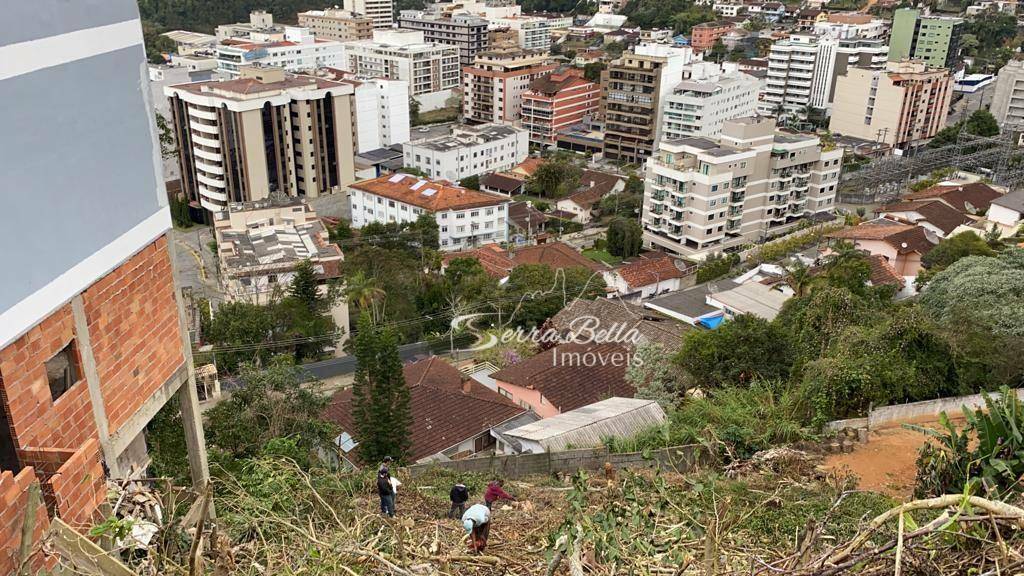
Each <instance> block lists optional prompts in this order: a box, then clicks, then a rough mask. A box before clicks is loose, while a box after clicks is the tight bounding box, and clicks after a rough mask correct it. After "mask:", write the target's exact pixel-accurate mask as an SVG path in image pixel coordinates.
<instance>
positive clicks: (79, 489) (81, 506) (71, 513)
mask: <svg viewBox="0 0 1024 576" xmlns="http://www.w3.org/2000/svg"><path fill="white" fill-rule="evenodd" d="M49 484H50V487H51V490H52V492H53V496H54V498H55V499H56V506H57V515H58V516H60V518H61V519H62V520H64V521H65V522H67V523H68V524H69V525H70V526H71V527H72V528H76V529H81V528H88V527H91V526H92V525H93V524H94V523H95V521H97V520H99V519H98V518H97V516H96V509H97V508H98V507H99V505H100V504H101V503H103V501H104V500H105V499H106V497H107V482H106V479H105V477H104V475H103V465H102V464H101V462H100V445H99V442H97V441H96V440H89V441H88V442H86V443H85V445H83V446H82V447H81V448H79V449H78V450H77V451H75V452H74V454H72V455H71V457H70V458H68V459H67V461H65V462H64V464H63V465H62V466H61V467H60V468H59V469H57V473H56V474H54V475H53V476H51V477H50V480H49Z"/></svg>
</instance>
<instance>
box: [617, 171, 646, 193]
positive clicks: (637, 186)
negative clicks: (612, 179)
mask: <svg viewBox="0 0 1024 576" xmlns="http://www.w3.org/2000/svg"><path fill="white" fill-rule="evenodd" d="M622 192H623V193H624V194H643V193H644V181H643V180H642V179H641V178H640V177H639V176H637V175H636V174H630V175H629V178H627V179H626V187H625V188H623V189H622Z"/></svg>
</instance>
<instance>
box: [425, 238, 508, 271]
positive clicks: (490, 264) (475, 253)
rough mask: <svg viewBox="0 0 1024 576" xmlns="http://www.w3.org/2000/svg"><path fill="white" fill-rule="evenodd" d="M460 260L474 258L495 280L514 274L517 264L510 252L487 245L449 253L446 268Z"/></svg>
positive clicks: (445, 257) (445, 259) (499, 247)
mask: <svg viewBox="0 0 1024 576" xmlns="http://www.w3.org/2000/svg"><path fill="white" fill-rule="evenodd" d="M458 258H473V259H475V260H476V261H477V262H480V265H481V266H483V269H484V271H485V272H487V273H488V274H490V275H491V276H493V277H495V278H504V277H506V276H508V275H509V274H511V273H512V269H513V268H515V267H516V263H515V261H514V260H512V258H510V257H509V255H508V252H507V251H506V250H504V249H503V248H502V247H501V246H498V245H497V244H487V245H485V246H481V247H480V248H476V249H473V250H461V251H459V252H448V253H447V254H445V255H444V256H443V261H444V264H445V266H447V265H448V264H449V263H451V261H452V260H456V259H458Z"/></svg>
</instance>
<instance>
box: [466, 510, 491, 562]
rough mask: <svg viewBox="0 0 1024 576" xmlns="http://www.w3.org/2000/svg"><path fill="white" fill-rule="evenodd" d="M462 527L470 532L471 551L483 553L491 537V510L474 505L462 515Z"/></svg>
mask: <svg viewBox="0 0 1024 576" xmlns="http://www.w3.org/2000/svg"><path fill="white" fill-rule="evenodd" d="M462 527H463V528H465V529H466V532H469V549H470V550H472V551H473V552H477V553H480V552H483V551H484V549H485V548H487V538H488V536H490V535H491V510H490V508H488V507H487V506H484V505H483V504H473V505H472V506H470V507H469V510H466V512H465V513H464V514H463V515H462Z"/></svg>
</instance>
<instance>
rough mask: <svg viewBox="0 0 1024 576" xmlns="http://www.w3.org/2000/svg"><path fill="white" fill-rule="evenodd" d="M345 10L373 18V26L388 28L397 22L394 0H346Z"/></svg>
mask: <svg viewBox="0 0 1024 576" xmlns="http://www.w3.org/2000/svg"><path fill="white" fill-rule="evenodd" d="M344 8H345V10H348V11H349V12H354V13H356V14H360V15H362V16H366V17H368V18H370V19H371V20H373V27H374V28H377V29H387V28H391V26H392V25H393V24H394V23H395V14H394V3H393V2H392V0H345V3H344Z"/></svg>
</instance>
